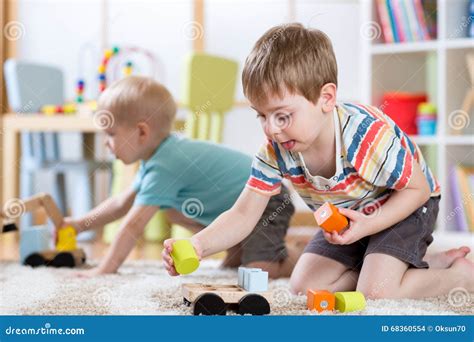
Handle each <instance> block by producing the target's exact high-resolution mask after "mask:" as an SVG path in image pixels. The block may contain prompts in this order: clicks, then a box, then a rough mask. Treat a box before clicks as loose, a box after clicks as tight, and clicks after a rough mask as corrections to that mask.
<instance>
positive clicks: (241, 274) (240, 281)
mask: <svg viewBox="0 0 474 342" xmlns="http://www.w3.org/2000/svg"><path fill="white" fill-rule="evenodd" d="M251 270H261V269H260V268H252V267H243V266H241V267H239V271H238V272H239V273H238V285H239V286H240V287H242V288H243V287H244V273H245V272H247V271H251Z"/></svg>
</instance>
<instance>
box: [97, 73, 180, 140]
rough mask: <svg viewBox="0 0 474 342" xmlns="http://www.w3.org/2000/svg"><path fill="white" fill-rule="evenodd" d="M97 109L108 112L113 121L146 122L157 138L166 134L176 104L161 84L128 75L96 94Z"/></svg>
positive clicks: (149, 79)
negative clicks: (97, 95)
mask: <svg viewBox="0 0 474 342" xmlns="http://www.w3.org/2000/svg"><path fill="white" fill-rule="evenodd" d="M98 110H99V111H100V110H106V111H109V112H110V113H111V114H112V115H113V117H114V119H115V122H117V124H129V125H134V124H136V123H138V122H142V121H144V122H146V123H148V124H149V125H150V127H152V129H154V131H155V132H156V133H158V134H159V136H160V137H163V136H167V135H168V134H169V133H170V131H171V129H172V126H173V122H174V118H175V116H176V103H175V101H174V99H173V96H172V95H171V93H170V92H169V91H168V89H166V87H165V86H163V85H162V84H160V83H158V82H155V81H154V80H152V79H151V78H147V77H140V76H129V77H126V78H124V79H121V80H120V81H117V82H115V83H113V84H112V85H111V86H109V87H108V88H107V89H106V90H105V91H104V92H103V93H102V94H101V95H100V97H99V101H98Z"/></svg>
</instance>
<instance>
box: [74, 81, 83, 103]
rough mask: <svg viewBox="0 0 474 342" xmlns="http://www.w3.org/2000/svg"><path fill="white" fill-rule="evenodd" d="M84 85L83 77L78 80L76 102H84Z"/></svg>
mask: <svg viewBox="0 0 474 342" xmlns="http://www.w3.org/2000/svg"><path fill="white" fill-rule="evenodd" d="M84 86H85V82H84V80H83V79H80V80H78V81H77V85H76V102H77V103H82V102H84Z"/></svg>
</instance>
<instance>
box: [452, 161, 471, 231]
mask: <svg viewBox="0 0 474 342" xmlns="http://www.w3.org/2000/svg"><path fill="white" fill-rule="evenodd" d="M449 181H450V188H451V199H452V203H453V211H452V215H448V217H452V216H454V218H455V225H456V228H457V230H459V231H465V232H467V231H471V232H474V166H465V165H455V166H452V168H451V170H450V173H449Z"/></svg>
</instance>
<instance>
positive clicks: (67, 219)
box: [62, 217, 83, 234]
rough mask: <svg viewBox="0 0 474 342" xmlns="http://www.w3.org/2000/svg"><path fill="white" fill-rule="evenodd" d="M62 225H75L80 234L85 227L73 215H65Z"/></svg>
mask: <svg viewBox="0 0 474 342" xmlns="http://www.w3.org/2000/svg"><path fill="white" fill-rule="evenodd" d="M62 226H63V227H65V226H71V227H73V228H74V229H75V230H76V233H77V234H79V233H80V232H82V231H83V229H82V228H81V225H80V224H79V222H78V221H76V220H74V219H73V218H72V217H65V218H64V220H63V224H62Z"/></svg>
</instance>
